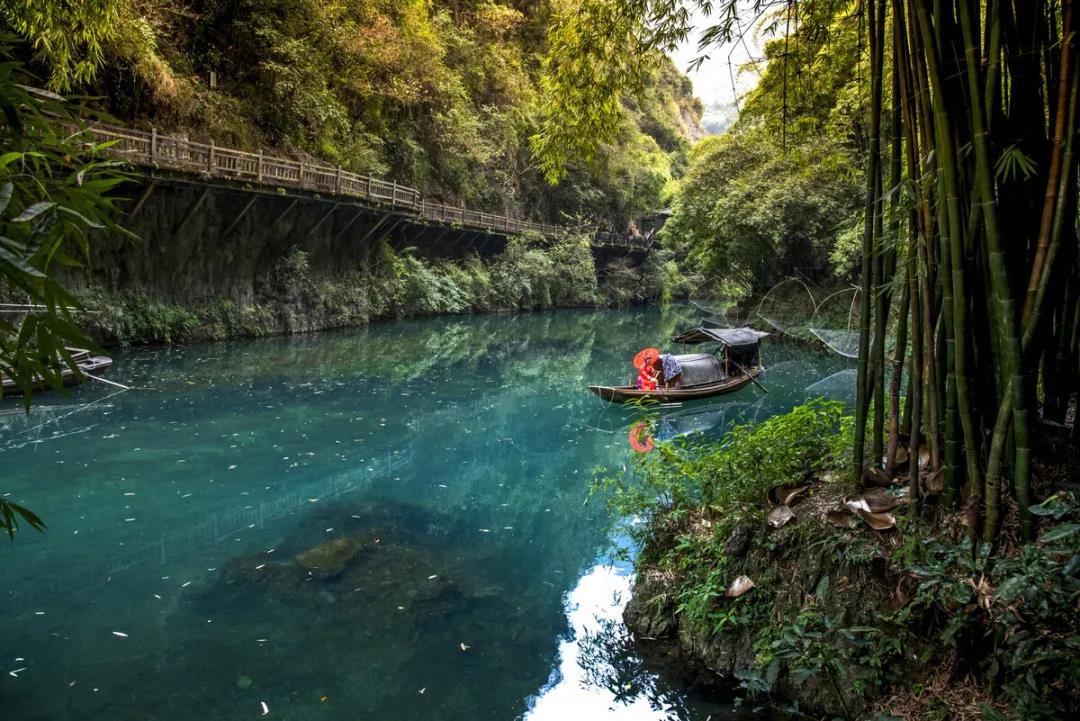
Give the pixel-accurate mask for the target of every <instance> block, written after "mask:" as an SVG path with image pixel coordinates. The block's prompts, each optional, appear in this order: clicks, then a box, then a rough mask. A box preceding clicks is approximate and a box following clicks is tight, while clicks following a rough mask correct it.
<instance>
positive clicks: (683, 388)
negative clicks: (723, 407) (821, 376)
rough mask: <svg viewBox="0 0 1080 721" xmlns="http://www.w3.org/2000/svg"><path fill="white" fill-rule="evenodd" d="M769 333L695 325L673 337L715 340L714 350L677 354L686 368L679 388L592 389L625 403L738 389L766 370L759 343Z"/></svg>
mask: <svg viewBox="0 0 1080 721" xmlns="http://www.w3.org/2000/svg"><path fill="white" fill-rule="evenodd" d="M767 335H768V333H763V332H761V331H757V330H754V329H752V328H694V329H693V330H689V331H687V332H685V333H682V334H680V335H677V336H675V337H674V338H672V339H671V340H672V342H673V343H681V344H683V345H691V344H705V343H716V344H717V346H716V348H715V349H714V350H713V352H712V353H695V354H691V355H676V356H675V360H677V361H678V362H679V364H680V365H681V366H682V368H683V373H682V374H681V375H682V376H683V378H682V382H681V383H680V385H679V387H677V388H662V387H661V388H657V389H656V390H652V391H646V390H640V389H638V388H636V387H635V386H632V385H629V386H600V385H591V386H589V390H590V391H592V392H593V393H595V394H596V395H598V396H600V397H601V398H603V399H604V400H606V401H613V402H616V403H625V402H626V401H630V400H635V399H649V400H655V401H660V402H661V403H672V402H677V401H686V400H693V399H695V398H709V397H711V396H718V395H722V394H724V393H731V392H733V391H737V390H739V389H740V388H742V387H743V386H745V385H747V384H749V383H752V382H754V379H756V378H757V377H758V376H760V375H761V374H762V373H764V372H765V368H764V366H763V365H762V364H761V349H760V347H759V345H758V344H759V343H760V341H761V339H762V338H764V337H765V336H767Z"/></svg>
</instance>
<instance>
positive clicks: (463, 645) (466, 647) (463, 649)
mask: <svg viewBox="0 0 1080 721" xmlns="http://www.w3.org/2000/svg"><path fill="white" fill-rule="evenodd" d="M458 647H460V648H461V650H462V651H468V650H469V649H470V648H472V646H470V645H469V644H467V643H465V642H464V641H462V642H461V643H459V644H458Z"/></svg>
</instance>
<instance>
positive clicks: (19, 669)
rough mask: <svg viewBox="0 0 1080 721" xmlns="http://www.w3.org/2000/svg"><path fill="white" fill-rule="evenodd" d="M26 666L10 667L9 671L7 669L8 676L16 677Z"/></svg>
mask: <svg viewBox="0 0 1080 721" xmlns="http://www.w3.org/2000/svg"><path fill="white" fill-rule="evenodd" d="M27 668H28V667H27V666H23V667H22V668H16V669H12V670H11V671H8V676H11V677H12V678H18V677H19V674H20V673H22V672H23V671H25V670H26V669H27Z"/></svg>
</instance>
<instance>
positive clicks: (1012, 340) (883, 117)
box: [854, 0, 1080, 540]
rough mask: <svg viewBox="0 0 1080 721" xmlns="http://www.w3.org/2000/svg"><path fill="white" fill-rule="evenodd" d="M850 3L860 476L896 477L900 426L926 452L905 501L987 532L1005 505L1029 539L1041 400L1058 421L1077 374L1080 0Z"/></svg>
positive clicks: (997, 524) (992, 532) (996, 525)
mask: <svg viewBox="0 0 1080 721" xmlns="http://www.w3.org/2000/svg"><path fill="white" fill-rule="evenodd" d="M859 10H860V13H861V19H862V20H863V21H864V22H865V28H866V39H867V48H868V52H869V72H868V76H869V77H868V82H869V85H870V87H869V90H870V118H869V121H870V125H871V131H870V132H871V147H870V152H869V156H868V160H867V174H866V216H865V227H864V234H863V254H862V279H863V282H862V286H863V288H864V289H865V288H869V289H870V292H866V293H863V294H862V295H861V309H860V310H861V315H860V337H859V365H858V381H857V383H858V387H857V393H858V400H857V408H856V410H857V420H856V442H855V459H854V461H855V468H856V470H857V472H863V469H864V463H866V464H867V465H870V466H878V465H880V466H883V469H884V471H885V472H886V473H892V471H893V468H894V466H896V465H897V456H898V449H899V447H900V446H901V442H902V440H903V439H905V438H906V439H907V445H908V449H909V453H910V457H911V458H912V459H916V458H919V457H920V450H921V449H922V448H923V447H925V449H926V451H925V453H923V454H922V456H923V457H925V458H927V462H926V463H925V464H923V463H915V462H913V463H911V464H910V466H911V481H910V493H911V496H912V498H913V499H919V498H920V497H922V496H925V495H927V494H931V493H932V494H934V495H937V494H938V493H940V497H941V503H942V504H943V506H944V507H945V508H946V509H951V508H953V507H959V508H962V509H963V510H964V518H965V522H966V525H967V526H968V528H969V530H970V532H971V533H972V534H973V535H976V534H978V535H981V536H982V537H983V538H984V539H986V540H994V539H995V538H996V537H997V535H998V532H999V531H1000V529H1001V528H1002V523H1003V519H1004V517H1005V515H1006V513H1007V509H1008V508H1010V507H1011V506H1012V504H1011V502H1010V501H1009V499H1014V500H1015V505H1016V508H1017V509H1018V512H1019V519H1020V522H1021V525H1022V528H1023V532H1024V534H1025V535H1028V536H1030V535H1031V533H1032V521H1031V516H1030V514H1029V512H1028V508H1029V506H1030V504H1031V502H1032V501H1031V499H1032V461H1031V457H1032V436H1033V433H1034V432H1035V430H1036V429H1035V425H1036V423H1037V422H1041V421H1038V420H1037V419H1039V418H1040V415H1039V412H1038V409H1040V408H1041V419H1045V420H1048V421H1056V422H1059V423H1060V422H1063V421H1064V420H1065V417H1064V416H1065V412H1066V409H1067V406H1068V401H1069V397H1070V395H1071V394H1072V393H1073V392H1075V391H1076V390H1077V388H1078V385H1077V381H1078V377H1080V376H1078V373H1077V367H1078V360H1080V354H1078V346H1077V330H1078V328H1080V288H1078V287H1077V280H1078V276H1077V272H1076V271H1077V267H1076V264H1077V252H1076V251H1077V232H1076V213H1077V204H1076V179H1077V173H1076V157H1075V154H1074V148H1073V140H1074V136H1075V134H1076V101H1077V89H1078V77H1077V75H1078V72H1077V67H1076V65H1077V59H1078V58H1077V52H1076V46H1075V23H1076V20H1075V17H1074V8H1073V0H1061V2H1060V3H1056V2H1048V1H1047V0H1022V1H1021V0H1015V1H1010V0H984V1H982V2H980V1H979V0H959V1H958V2H955V3H954V2H940V1H933V0H908V1H906V2H905V1H904V0H865V2H864V3H863V5H862V6H861V7H860V8H859ZM890 308H895V310H896V312H895V317H896V319H895V321H894V322H893V323H890ZM890 328H893V329H894V331H895V332H894V335H895V339H896V342H895V346H894V347H893V349H892V351H891V354H890V353H888V352H887V350H886V343H885V341H886V337H887V335H888V334H889V330H890ZM905 369H906V370H907V373H906V386H907V388H906V392H905V393H904V394H903V398H901V391H902V388H901V386H902V385H904V383H905V380H904V376H905V374H904V373H903V372H902V371H903V370H905ZM886 382H888V387H887V388H886ZM919 505H920V504H918V503H913V504H912V508H913V509H917V508H918V507H919Z"/></svg>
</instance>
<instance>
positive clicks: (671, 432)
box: [654, 396, 765, 441]
mask: <svg viewBox="0 0 1080 721" xmlns="http://www.w3.org/2000/svg"><path fill="white" fill-rule="evenodd" d="M764 401H765V396H760V397H759V398H758V400H757V401H755V402H754V403H750V402H748V401H733V402H728V403H722V404H720V405H710V406H705V407H703V408H684V409H682V410H679V411H675V412H673V413H665V412H661V413H660V417H659V418H658V419H657V421H656V430H655V433H654V435H655V436H656V439H657V440H660V441H670V440H672V439H673V438H676V437H678V436H688V435H692V434H694V433H710V432H713V431H717V430H720V431H723V430H726V428H727V426H728V422H729V421H735V420H737V421H738V422H745V421H747V420H751V421H756V420H757V417H758V413H760V412H761V408H762V406H763V404H764ZM751 411H753V412H752V414H751ZM747 416H750V417H749V418H748V417H747Z"/></svg>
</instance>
